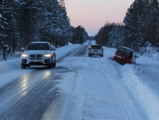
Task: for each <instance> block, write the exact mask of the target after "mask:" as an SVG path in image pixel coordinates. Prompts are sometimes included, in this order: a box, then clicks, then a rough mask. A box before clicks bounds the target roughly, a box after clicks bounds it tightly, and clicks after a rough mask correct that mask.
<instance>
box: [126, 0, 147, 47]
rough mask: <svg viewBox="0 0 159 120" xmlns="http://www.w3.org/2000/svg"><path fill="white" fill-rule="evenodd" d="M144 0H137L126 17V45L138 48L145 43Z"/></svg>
mask: <svg viewBox="0 0 159 120" xmlns="http://www.w3.org/2000/svg"><path fill="white" fill-rule="evenodd" d="M144 11H145V10H144V1H143V0H135V1H134V2H133V4H132V5H131V6H130V8H129V9H128V11H127V13H126V16H125V18H124V23H125V34H126V35H125V43H126V46H129V47H131V48H135V49H137V48H138V47H139V46H142V45H143V44H144V30H145V25H144V19H143V18H144V17H143V16H144Z"/></svg>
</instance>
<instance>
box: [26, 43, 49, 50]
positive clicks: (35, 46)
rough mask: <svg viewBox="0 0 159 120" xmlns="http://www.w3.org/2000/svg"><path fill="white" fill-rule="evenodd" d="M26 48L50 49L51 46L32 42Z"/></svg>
mask: <svg viewBox="0 0 159 120" xmlns="http://www.w3.org/2000/svg"><path fill="white" fill-rule="evenodd" d="M26 50H50V48H49V45H48V44H46V43H31V44H29V45H28V46H27V48H26Z"/></svg>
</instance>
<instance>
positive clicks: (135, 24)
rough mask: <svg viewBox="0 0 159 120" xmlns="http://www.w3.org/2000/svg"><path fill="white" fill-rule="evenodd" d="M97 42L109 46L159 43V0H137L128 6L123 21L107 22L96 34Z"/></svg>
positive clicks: (135, 47)
mask: <svg viewBox="0 0 159 120" xmlns="http://www.w3.org/2000/svg"><path fill="white" fill-rule="evenodd" d="M95 38H96V42H97V43H98V44H102V45H105V46H108V47H118V46H120V45H125V46H128V47H131V48H133V49H136V50H138V48H139V47H142V46H146V45H152V46H156V45H157V44H158V43H159V3H158V0H135V1H134V2H133V3H132V4H131V5H130V8H128V10H127V12H126V16H125V18H124V20H123V23H118V24H116V23H109V22H107V23H106V24H105V25H104V27H102V28H101V29H100V30H99V32H98V33H97V35H96V36H95Z"/></svg>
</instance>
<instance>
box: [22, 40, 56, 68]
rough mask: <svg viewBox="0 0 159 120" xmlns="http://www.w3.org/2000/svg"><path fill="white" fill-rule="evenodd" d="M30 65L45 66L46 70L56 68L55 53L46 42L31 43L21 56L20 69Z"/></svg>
mask: <svg viewBox="0 0 159 120" xmlns="http://www.w3.org/2000/svg"><path fill="white" fill-rule="evenodd" d="M32 65H45V66H47V67H48V68H52V67H56V53H55V49H54V48H52V46H51V44H50V43H48V42H41V41H39V42H31V43H29V44H28V45H27V46H26V49H25V50H24V52H23V54H22V55H21V68H22V69H26V67H27V66H28V67H30V66H32Z"/></svg>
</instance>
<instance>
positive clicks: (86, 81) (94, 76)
mask: <svg viewBox="0 0 159 120" xmlns="http://www.w3.org/2000/svg"><path fill="white" fill-rule="evenodd" d="M91 44H95V42H94V41H91ZM84 45H89V41H87V42H86V43H84V44H83V45H79V44H77V45H69V46H64V47H61V48H58V49H56V54H57V59H60V58H62V57H64V56H66V55H67V54H68V53H70V52H71V51H76V50H77V48H82V46H84ZM115 51H116V49H113V48H107V47H104V57H102V58H101V57H98V56H92V57H91V58H90V57H88V54H87V52H86V53H85V55H84V56H82V57H81V56H72V57H66V58H64V60H65V62H60V63H58V64H57V67H59V66H65V67H66V68H69V70H70V71H74V72H70V73H69V74H67V75H66V76H65V77H64V78H63V79H64V80H62V81H60V80H59V84H58V85H57V86H56V87H57V88H60V93H61V94H66V95H67V99H66V101H65V104H64V107H63V108H62V112H61V114H60V115H59V116H58V117H57V118H58V120H159V87H158V86H159V61H157V60H154V59H153V58H149V57H145V56H139V58H138V59H137V64H126V65H121V64H119V63H117V62H115V61H113V60H110V59H109V58H110V57H112V56H114V53H115ZM70 54H71V53H70ZM11 59H12V58H11ZM11 59H10V60H7V61H1V62H0V79H1V80H0V87H2V86H4V85H6V84H7V83H9V82H11V81H12V80H14V79H15V78H18V76H20V75H23V74H25V73H27V72H30V71H33V69H27V70H21V68H20V58H16V59H12V60H11ZM15 68H16V69H15ZM14 70H15V73H17V71H18V73H19V74H15V73H14V72H13V71H14ZM13 78H14V79H13ZM70 111H71V114H70V113H69V112H70ZM44 118H45V115H44Z"/></svg>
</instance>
